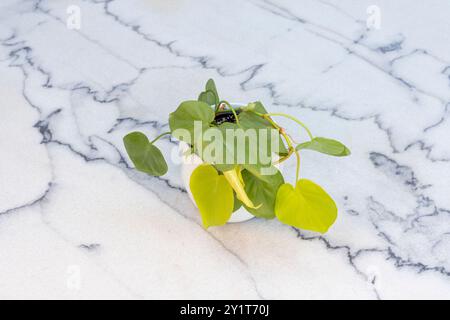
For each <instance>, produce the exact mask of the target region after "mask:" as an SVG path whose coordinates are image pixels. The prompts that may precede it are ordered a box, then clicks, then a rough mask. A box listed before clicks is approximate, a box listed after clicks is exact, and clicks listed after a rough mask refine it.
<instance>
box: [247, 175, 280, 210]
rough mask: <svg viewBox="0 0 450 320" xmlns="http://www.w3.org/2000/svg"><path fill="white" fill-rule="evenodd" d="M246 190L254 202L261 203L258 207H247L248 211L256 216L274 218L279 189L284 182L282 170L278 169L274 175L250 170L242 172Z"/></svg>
mask: <svg viewBox="0 0 450 320" xmlns="http://www.w3.org/2000/svg"><path fill="white" fill-rule="evenodd" d="M242 177H243V179H244V185H245V191H246V192H247V194H248V197H249V198H250V199H251V200H252V202H253V203H258V204H261V207H259V208H258V209H253V208H249V207H246V209H247V211H249V212H250V213H252V214H253V215H254V216H256V217H260V218H266V219H272V218H274V217H275V199H276V195H277V191H278V189H279V188H280V186H281V185H282V184H283V183H284V179H283V176H282V174H281V173H280V171H278V170H276V173H275V174H273V175H265V176H260V177H258V176H256V175H253V174H252V173H251V172H250V171H248V170H244V171H243V172H242Z"/></svg>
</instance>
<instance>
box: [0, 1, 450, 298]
mask: <svg viewBox="0 0 450 320" xmlns="http://www.w3.org/2000/svg"><path fill="white" fill-rule="evenodd" d="M373 5H375V6H376V7H373ZM78 9H79V13H80V18H81V20H80V21H79V22H80V23H81V24H80V29H78V28H77V25H76V22H77V20H76V18H77V13H78V11H77V10H78ZM377 10H379V12H378V11H377ZM378 13H379V15H378ZM449 16H450V3H449V2H448V0H440V1H437V0H436V1H409V0H395V1H392V0H385V1H377V0H375V1H372V0H371V1H354V0H344V1H337V0H322V1H319V0H316V1H312V0H311V1H307V0H302V1H288V0H277V1H265V0H249V1H241V0H239V1H238V0H230V1H219V0H217V1H211V0H208V1H207V0H203V1H200V0H198V1H187V0H170V1H169V0H126V1H125V0H104V1H101V0H97V1H93V0H92V1H77V0H70V1H63V0H47V1H46V0H39V1H36V0H35V1H31V0H22V1H19V0H2V1H1V3H0V97H1V100H0V150H1V151H0V152H1V157H0V299H6V298H9V299H10V298H67V299H70V298H74V299H77V298H224V299H228V298H235V299H240V298H256V299H283V298H288V299H291V298H358V299H365V298H368V299H376V298H379V299H391V298H447V299H448V298H450V197H449V194H450V183H449V181H450V144H449V137H450V119H449V108H448V107H449V106H450V104H449V102H450V19H449ZM377 18H379V19H377ZM74 19H75V20H74ZM69 27H70V28H69ZM210 77H212V78H214V79H215V80H216V83H217V85H218V88H219V91H220V92H221V93H222V95H224V96H226V97H227V98H228V99H229V100H232V101H243V102H248V101H254V100H261V101H263V102H264V103H265V104H266V106H267V107H268V108H269V109H271V110H277V111H280V112H289V113H292V114H294V115H295V116H297V117H299V118H301V119H302V120H304V121H305V122H306V123H308V124H309V126H310V128H311V129H312V130H313V132H314V133H316V134H317V135H321V136H327V137H332V138H336V139H339V140H341V141H343V142H345V143H346V144H347V145H348V146H349V147H350V148H351V150H352V156H351V157H348V158H342V159H336V158H329V157H324V156H322V155H321V154H316V153H312V152H309V153H308V152H305V153H304V155H303V159H302V168H301V175H302V176H303V177H307V178H311V179H313V180H315V181H316V182H318V183H320V184H321V185H323V186H324V187H325V189H326V190H328V192H329V193H330V194H331V195H332V196H333V198H334V199H335V200H336V203H337V205H338V208H339V218H338V221H337V223H336V224H335V225H334V226H333V227H332V228H331V229H330V231H329V232H328V233H327V234H326V235H325V236H320V235H318V234H314V233H309V232H304V231H299V230H296V229H294V228H291V227H288V226H285V225H282V224H281V223H279V222H277V221H276V220H273V221H263V220H257V219H253V220H251V221H248V222H245V223H240V224H229V225H226V226H224V227H216V228H210V229H209V230H208V231H205V230H204V229H203V228H202V227H201V224H200V221H199V215H198V213H197V211H196V210H195V208H194V206H193V205H192V203H191V202H190V201H189V198H188V196H187V193H186V191H185V189H184V188H183V187H182V184H181V179H180V171H179V170H180V168H179V165H177V164H175V163H169V173H168V175H167V176H165V177H163V178H159V179H158V178H153V177H149V176H146V175H144V174H141V173H139V172H136V171H135V170H134V169H133V167H132V165H131V164H130V162H129V160H128V158H127V156H126V154H125V150H124V147H123V144H122V137H123V136H124V135H125V134H126V133H128V132H130V131H132V130H141V131H143V132H145V133H147V134H148V136H149V137H155V136H156V135H157V134H158V133H160V132H163V131H164V130H165V129H166V127H167V119H168V113H169V112H171V111H173V110H174V109H175V108H176V107H177V106H178V103H179V102H180V101H182V100H186V99H191V98H196V94H197V93H198V92H199V91H200V90H201V88H202V86H203V85H204V82H205V81H206V80H207V79H208V78H210ZM292 128H294V127H292ZM299 137H301V135H300V132H299ZM158 144H159V146H160V147H161V148H162V149H164V150H165V151H166V153H168V152H170V150H171V149H172V148H173V146H174V145H175V143H174V142H171V141H169V140H168V139H165V140H162V141H161V142H159V143H158ZM293 162H295V161H293ZM294 166H295V163H289V164H288V165H287V166H286V167H285V174H286V175H287V177H288V179H293V178H294V175H295V174H294V170H293V168H294Z"/></svg>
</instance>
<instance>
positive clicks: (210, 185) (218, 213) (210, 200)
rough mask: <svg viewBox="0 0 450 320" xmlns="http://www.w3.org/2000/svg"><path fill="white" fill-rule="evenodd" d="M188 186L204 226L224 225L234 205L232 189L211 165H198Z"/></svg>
mask: <svg viewBox="0 0 450 320" xmlns="http://www.w3.org/2000/svg"><path fill="white" fill-rule="evenodd" d="M189 186H190V188H191V191H192V195H193V197H194V200H195V203H196V204H197V207H198V209H199V211H200V214H201V216H202V221H203V226H204V227H205V228H209V227H211V226H221V225H224V224H225V223H226V222H227V221H228V219H230V217H231V214H232V213H233V207H234V203H233V197H234V196H233V189H232V188H231V186H230V185H229V184H228V182H227V180H226V179H225V177H224V176H223V175H219V173H218V172H217V170H216V169H215V168H214V167H213V166H212V165H210V164H202V165H200V166H198V167H197V168H196V169H195V170H194V172H193V173H192V175H191V179H190V182H189Z"/></svg>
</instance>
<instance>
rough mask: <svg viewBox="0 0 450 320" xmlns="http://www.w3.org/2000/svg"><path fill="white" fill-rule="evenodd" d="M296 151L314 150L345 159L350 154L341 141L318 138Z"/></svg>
mask: <svg viewBox="0 0 450 320" xmlns="http://www.w3.org/2000/svg"><path fill="white" fill-rule="evenodd" d="M296 149H297V150H301V149H309V150H314V151H317V152H321V153H325V154H328V155H331V156H335V157H345V156H348V155H349V154H350V150H349V149H348V148H347V147H346V146H345V145H343V144H342V143H340V142H339V141H337V140H333V139H328V138H321V137H316V138H314V139H312V140H311V141H308V142H304V143H302V144H299V145H298V146H297V147H296Z"/></svg>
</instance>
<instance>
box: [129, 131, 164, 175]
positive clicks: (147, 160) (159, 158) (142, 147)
mask: <svg viewBox="0 0 450 320" xmlns="http://www.w3.org/2000/svg"><path fill="white" fill-rule="evenodd" d="M123 142H124V144H125V149H126V150H127V153H128V155H129V156H130V159H131V161H132V162H133V164H134V166H135V167H136V169H137V170H139V171H142V172H145V173H148V174H150V175H152V176H162V175H163V174H165V173H166V172H167V163H166V161H165V160H164V157H163V155H162V153H161V151H159V149H158V148H157V147H155V146H154V145H153V144H151V143H150V142H149V141H148V138H147V136H146V135H145V134H143V133H142V132H131V133H129V134H127V135H126V136H125V137H124V138H123Z"/></svg>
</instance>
